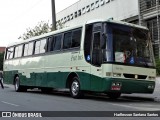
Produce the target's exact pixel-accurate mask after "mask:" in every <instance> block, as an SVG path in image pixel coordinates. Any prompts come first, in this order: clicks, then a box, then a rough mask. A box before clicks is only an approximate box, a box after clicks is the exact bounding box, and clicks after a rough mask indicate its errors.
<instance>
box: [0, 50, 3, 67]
mask: <svg viewBox="0 0 160 120" xmlns="http://www.w3.org/2000/svg"><path fill="white" fill-rule="evenodd" d="M3 58H4V53H0V70H3Z"/></svg>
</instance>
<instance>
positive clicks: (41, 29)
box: [18, 21, 52, 40]
mask: <svg viewBox="0 0 160 120" xmlns="http://www.w3.org/2000/svg"><path fill="white" fill-rule="evenodd" d="M51 31H52V26H51V25H49V22H45V21H41V22H39V23H38V24H37V25H36V26H35V27H34V28H33V29H32V28H28V29H27V32H26V33H24V34H23V35H21V36H20V37H19V38H18V39H23V40H26V39H29V38H31V37H34V36H39V35H42V34H44V33H48V32H51Z"/></svg>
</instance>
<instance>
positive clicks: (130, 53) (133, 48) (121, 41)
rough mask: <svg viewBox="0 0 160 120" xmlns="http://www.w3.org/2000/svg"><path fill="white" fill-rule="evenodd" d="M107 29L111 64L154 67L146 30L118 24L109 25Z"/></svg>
mask: <svg viewBox="0 0 160 120" xmlns="http://www.w3.org/2000/svg"><path fill="white" fill-rule="evenodd" d="M107 29H108V34H109V35H108V36H109V38H108V40H109V41H110V40H111V41H112V44H113V45H112V46H113V50H112V51H113V59H112V60H113V62H116V63H123V64H130V65H141V66H154V64H153V55H152V49H151V44H150V38H149V34H148V31H147V30H145V29H140V28H134V27H129V26H124V25H118V24H109V25H108V27H107Z"/></svg>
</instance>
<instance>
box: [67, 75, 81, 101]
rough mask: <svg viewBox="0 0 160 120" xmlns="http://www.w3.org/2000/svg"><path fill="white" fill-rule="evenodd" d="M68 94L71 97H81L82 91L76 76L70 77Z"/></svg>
mask: <svg viewBox="0 0 160 120" xmlns="http://www.w3.org/2000/svg"><path fill="white" fill-rule="evenodd" d="M70 94H71V96H72V97H73V98H77V99H78V98H82V97H83V92H82V91H81V90H80V82H79V79H78V78H77V77H74V78H73V79H72V82H71V85H70Z"/></svg>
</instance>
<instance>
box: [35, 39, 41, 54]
mask: <svg viewBox="0 0 160 120" xmlns="http://www.w3.org/2000/svg"><path fill="white" fill-rule="evenodd" d="M40 44H41V43H40V40H39V41H36V43H35V49H34V54H35V55H36V54H39V50H40Z"/></svg>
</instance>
